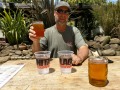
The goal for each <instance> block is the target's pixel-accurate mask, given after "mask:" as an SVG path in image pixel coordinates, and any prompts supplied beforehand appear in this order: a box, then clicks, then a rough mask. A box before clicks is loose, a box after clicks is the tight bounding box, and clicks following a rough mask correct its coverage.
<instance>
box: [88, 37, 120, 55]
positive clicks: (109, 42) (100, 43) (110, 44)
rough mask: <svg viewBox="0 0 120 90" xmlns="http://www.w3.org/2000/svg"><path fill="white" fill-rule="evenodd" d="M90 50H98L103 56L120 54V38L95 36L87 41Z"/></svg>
mask: <svg viewBox="0 0 120 90" xmlns="http://www.w3.org/2000/svg"><path fill="white" fill-rule="evenodd" d="M87 44H88V46H89V48H90V50H93V51H98V53H99V54H100V55H101V56H120V39H118V38H111V37H110V36H95V38H94V40H90V41H87Z"/></svg>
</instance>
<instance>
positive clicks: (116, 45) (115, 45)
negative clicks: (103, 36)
mask: <svg viewBox="0 0 120 90" xmlns="http://www.w3.org/2000/svg"><path fill="white" fill-rule="evenodd" d="M110 47H111V48H112V49H114V50H118V49H119V45H118V44H111V45H110Z"/></svg>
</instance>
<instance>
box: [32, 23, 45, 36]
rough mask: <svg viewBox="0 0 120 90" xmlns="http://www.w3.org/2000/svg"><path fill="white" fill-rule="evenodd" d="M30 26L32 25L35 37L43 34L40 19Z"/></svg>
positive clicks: (42, 25)
mask: <svg viewBox="0 0 120 90" xmlns="http://www.w3.org/2000/svg"><path fill="white" fill-rule="evenodd" d="M32 26H33V27H34V29H33V30H34V31H35V32H36V37H43V36H44V24H43V22H42V21H34V22H33V23H32Z"/></svg>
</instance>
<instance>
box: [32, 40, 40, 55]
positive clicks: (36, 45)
mask: <svg viewBox="0 0 120 90" xmlns="http://www.w3.org/2000/svg"><path fill="white" fill-rule="evenodd" d="M40 50H41V49H40V43H39V41H34V42H33V44H32V51H33V53H34V52H37V51H40Z"/></svg>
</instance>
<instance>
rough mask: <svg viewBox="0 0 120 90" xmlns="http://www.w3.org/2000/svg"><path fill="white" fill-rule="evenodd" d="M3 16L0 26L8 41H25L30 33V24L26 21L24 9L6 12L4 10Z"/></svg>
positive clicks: (12, 43)
mask: <svg viewBox="0 0 120 90" xmlns="http://www.w3.org/2000/svg"><path fill="white" fill-rule="evenodd" d="M3 14H4V15H3ZM3 14H1V15H2V18H0V27H1V30H2V32H3V34H4V35H5V37H6V39H7V40H8V43H9V44H11V45H14V44H17V45H18V44H19V43H21V42H23V41H24V38H25V37H26V35H27V33H28V25H29V24H28V25H26V21H25V18H24V14H23V13H22V11H21V10H20V11H17V12H13V13H12V14H13V15H12V14H11V12H10V11H9V12H6V10H4V11H3Z"/></svg>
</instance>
